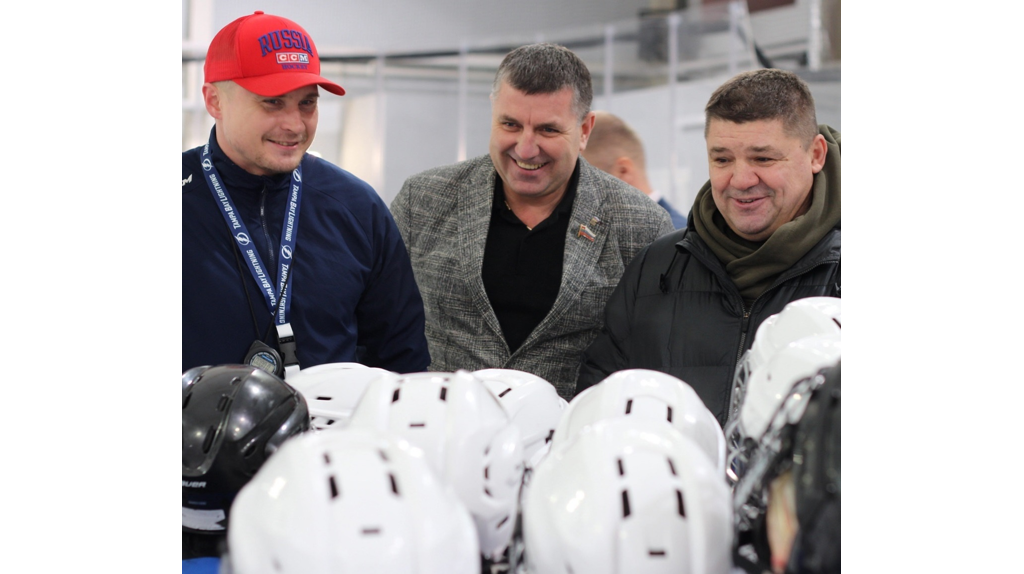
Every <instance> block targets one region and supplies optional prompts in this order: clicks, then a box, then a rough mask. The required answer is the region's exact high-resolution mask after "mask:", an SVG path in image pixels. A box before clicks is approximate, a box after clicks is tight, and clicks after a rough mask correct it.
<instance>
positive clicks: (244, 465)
mask: <svg viewBox="0 0 1024 574" xmlns="http://www.w3.org/2000/svg"><path fill="white" fill-rule="evenodd" d="M306 430H309V410H308V409H307V407H306V401H305V399H303V397H302V395H301V394H299V392H298V391H296V390H295V389H294V388H292V387H291V386H289V385H288V384H287V383H285V382H284V381H283V380H281V379H279V378H277V377H275V376H274V375H271V374H269V373H267V372H266V371H263V370H262V369H258V368H256V367H251V366H248V365H219V366H214V367H203V368H195V369H189V370H188V371H186V372H185V373H184V374H183V375H182V397H181V522H182V530H183V531H184V532H191V533H201V534H223V533H224V531H225V530H226V528H227V515H228V510H229V509H230V508H231V502H232V501H233V500H234V498H235V495H237V494H238V491H239V490H240V489H241V488H242V487H243V486H244V485H245V483H247V482H248V481H249V479H250V478H252V476H253V475H254V474H256V471H257V470H259V468H260V467H261V466H262V465H263V462H264V461H265V460H266V459H267V458H268V457H269V456H270V455H271V454H273V452H274V451H275V450H277V448H278V447H280V446H281V444H282V443H283V442H284V441H285V440H286V439H288V438H290V437H292V436H293V435H296V434H298V433H301V432H304V431H306Z"/></svg>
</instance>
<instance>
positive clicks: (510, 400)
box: [473, 369, 568, 469]
mask: <svg viewBox="0 0 1024 574" xmlns="http://www.w3.org/2000/svg"><path fill="white" fill-rule="evenodd" d="M473 375H474V376H475V377H476V378H478V379H480V380H482V381H483V383H484V386H486V387H487V389H488V390H489V391H491V393H492V394H493V395H494V396H495V398H497V399H498V402H499V403H501V406H502V407H503V408H504V409H505V412H506V413H508V416H509V418H510V419H512V423H513V424H515V425H516V426H518V427H519V436H520V438H521V439H522V443H523V458H524V459H525V461H526V467H527V468H528V469H532V468H535V467H536V466H537V463H538V462H540V461H541V460H542V459H543V458H544V456H545V455H547V453H548V451H549V450H550V447H551V437H552V436H554V434H555V426H557V425H558V421H559V419H561V418H562V411H564V410H565V407H566V405H567V404H568V403H566V401H565V399H563V398H562V397H560V396H558V390H557V389H555V386H554V385H552V384H551V383H549V382H547V381H545V380H544V379H542V378H540V377H538V376H537V375H534V374H533V373H527V372H524V371H517V370H514V369H482V370H479V371H474V372H473Z"/></svg>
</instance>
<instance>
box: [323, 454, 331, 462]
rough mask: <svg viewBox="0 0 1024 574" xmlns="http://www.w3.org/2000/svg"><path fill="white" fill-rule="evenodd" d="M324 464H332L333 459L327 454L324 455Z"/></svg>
mask: <svg viewBox="0 0 1024 574" xmlns="http://www.w3.org/2000/svg"><path fill="white" fill-rule="evenodd" d="M324 464H331V457H330V455H328V454H327V453H326V452H325V453H324Z"/></svg>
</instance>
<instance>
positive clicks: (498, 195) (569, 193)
mask: <svg viewBox="0 0 1024 574" xmlns="http://www.w3.org/2000/svg"><path fill="white" fill-rule="evenodd" d="M579 179H580V160H579V158H577V159H576V167H575V168H574V169H573V170H572V175H571V176H569V183H568V185H566V186H565V194H564V195H562V199H561V200H560V201H559V202H558V205H556V206H555V210H554V211H552V212H551V215H549V216H548V217H547V219H545V220H544V221H542V222H540V223H538V224H537V226H536V227H534V228H533V229H534V230H538V229H544V228H545V227H548V226H551V225H554V224H555V222H556V221H558V220H559V218H561V217H565V218H566V219H568V218H569V217H570V216H571V215H572V205H573V202H574V201H575V200H576V185H577V183H578V182H579ZM491 212H492V215H493V214H496V215H498V216H499V217H501V218H503V219H505V220H507V221H513V222H520V221H519V218H518V217H516V215H515V214H514V213H512V210H511V209H510V208H509V207H508V204H507V203H505V186H504V183H503V182H502V181H501V176H498V175H495V177H494V202H493V204H492V206H491ZM520 223H522V222H520Z"/></svg>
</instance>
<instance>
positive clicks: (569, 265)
mask: <svg viewBox="0 0 1024 574" xmlns="http://www.w3.org/2000/svg"><path fill="white" fill-rule="evenodd" d="M593 169H596V168H592V167H590V165H589V164H587V163H586V162H584V161H583V160H580V179H579V182H578V183H577V185H576V200H575V201H574V202H573V206H572V216H571V218H570V220H569V229H568V230H567V231H566V236H565V251H564V252H563V255H562V282H561V284H560V285H559V288H558V297H556V298H555V302H554V304H553V305H552V306H551V311H549V312H548V314H547V316H545V317H544V320H542V321H541V322H540V324H539V325H537V327H536V328H534V330H533V332H532V333H530V336H529V337H527V339H526V341H523V344H522V346H521V347H520V350H521V349H525V348H527V347H529V346H530V345H531V343H532V342H533V341H534V340H535V339H536V338H537V337H538V335H539V334H540V333H545V332H548V331H549V330H550V327H551V326H552V325H557V324H558V323H559V322H560V321H561V320H562V318H563V317H564V316H565V314H566V313H569V312H571V311H572V308H573V305H574V304H575V303H576V302H577V301H578V300H579V296H580V293H581V292H582V291H583V290H584V289H585V288H587V287H588V286H591V285H592V282H591V278H592V277H593V275H594V274H595V273H598V272H599V271H598V269H599V267H598V259H600V257H601V252H602V251H603V250H604V243H605V240H606V239H607V238H608V233H607V229H606V227H607V226H606V225H605V224H604V223H603V222H602V221H603V219H604V212H603V211H602V207H603V206H602V205H601V197H602V196H603V194H604V189H603V188H600V187H599V186H598V185H597V182H596V181H595V180H594V179H593V178H592V172H591V170H593Z"/></svg>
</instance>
